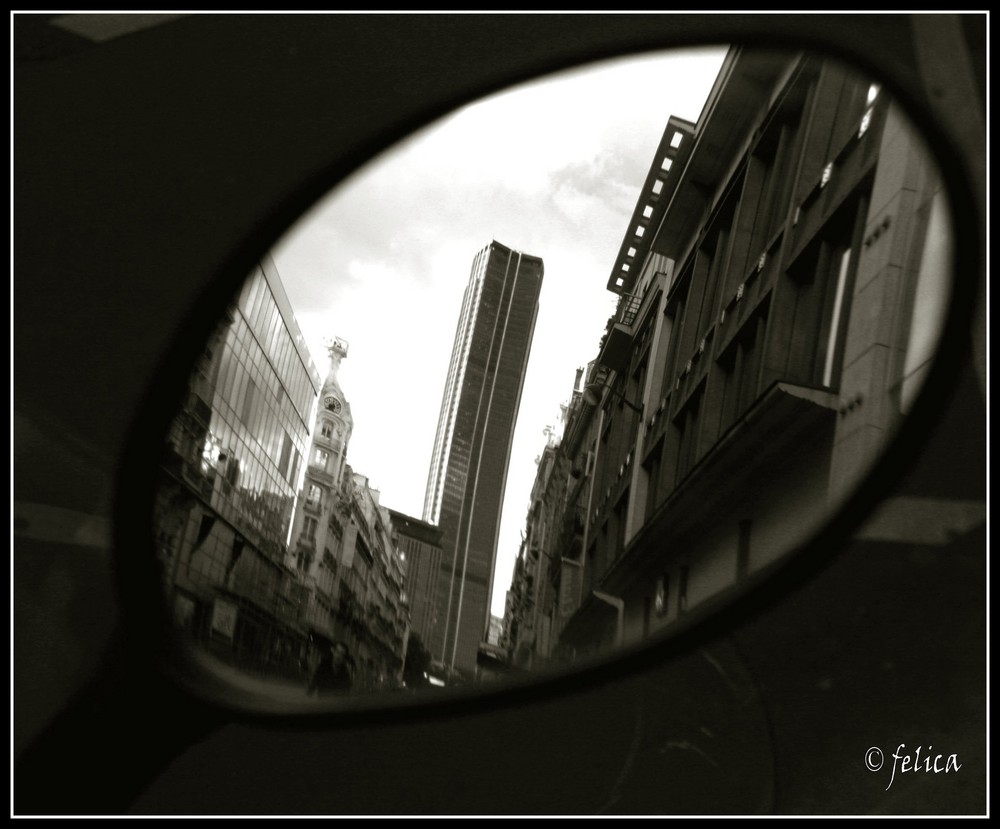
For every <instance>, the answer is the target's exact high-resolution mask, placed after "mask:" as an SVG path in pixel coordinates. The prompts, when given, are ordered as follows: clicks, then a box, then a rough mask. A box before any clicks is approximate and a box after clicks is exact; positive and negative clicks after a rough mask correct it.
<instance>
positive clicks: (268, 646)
mask: <svg viewBox="0 0 1000 829" xmlns="http://www.w3.org/2000/svg"><path fill="white" fill-rule="evenodd" d="M318 388H319V375H318V372H317V370H316V368H315V366H314V365H313V363H312V360H311V358H310V357H309V354H308V352H307V351H306V349H305V346H304V342H303V338H302V335H301V333H300V331H299V329H298V325H297V323H296V322H295V318H294V316H293V314H292V311H291V306H290V305H289V303H288V300H287V297H286V296H285V293H284V289H283V288H282V286H281V282H280V279H279V277H278V273H277V270H276V269H275V267H274V264H273V262H271V261H270V259H267V260H264V261H262V262H261V263H260V265H259V266H258V267H257V268H255V270H254V272H253V273H252V274H251V275H250V277H249V278H248V279H247V281H246V282H245V283H244V285H243V288H242V290H241V292H240V295H239V297H238V298H237V300H236V302H235V303H234V305H233V306H232V307H231V308H230V312H229V316H228V318H227V319H226V320H225V321H224V322H223V324H222V325H220V327H219V329H218V330H217V331H216V333H215V335H214V336H213V338H212V339H211V340H210V342H209V344H208V346H207V348H206V350H205V352H204V353H203V355H202V356H201V358H200V360H199V362H198V365H197V366H196V369H195V371H194V373H193V375H192V378H191V381H190V385H189V390H188V394H187V398H186V400H185V401H184V403H183V405H182V408H181V411H180V412H179V414H178V415H177V417H176V418H175V419H174V422H173V425H172V428H171V430H170V433H169V435H168V440H167V447H166V455H165V460H164V463H163V471H164V476H163V485H162V487H161V490H160V493H159V498H158V502H157V511H158V513H159V514H158V516H157V517H156V520H155V522H154V526H156V527H157V528H158V530H157V532H158V538H157V542H158V553H159V556H160V561H161V564H162V566H163V572H164V579H165V582H166V585H167V590H168V595H169V600H170V603H171V605H172V607H173V612H174V614H175V620H176V622H177V623H178V624H179V625H180V626H182V627H184V628H186V629H188V630H189V631H190V632H191V633H192V634H193V635H194V637H195V638H196V639H198V640H199V641H202V642H203V643H205V644H206V645H207V646H209V647H210V649H211V650H212V651H213V652H214V653H216V654H217V655H219V656H220V657H222V658H225V659H227V660H228V661H231V662H234V663H236V664H239V665H241V666H243V667H246V668H248V669H251V670H253V669H260V670H268V671H270V672H273V671H275V670H278V671H282V672H287V673H295V672H296V671H297V670H298V666H299V657H300V655H301V651H302V647H303V645H304V643H305V635H304V631H303V630H301V629H300V626H299V623H298V619H297V616H298V608H297V596H296V589H295V578H294V573H292V571H291V570H290V568H289V567H288V564H287V562H286V556H287V546H286V542H287V537H288V533H289V528H290V523H291V519H292V514H293V506H294V502H295V495H296V492H297V489H298V483H299V479H300V478H301V472H302V459H303V456H304V453H305V451H306V446H307V445H308V444H307V440H308V434H309V426H308V424H309V423H310V421H311V417H312V411H313V408H314V406H315V401H316V395H317V391H318Z"/></svg>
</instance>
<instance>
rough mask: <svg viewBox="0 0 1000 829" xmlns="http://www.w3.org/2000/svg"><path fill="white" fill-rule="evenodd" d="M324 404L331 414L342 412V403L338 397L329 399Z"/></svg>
mask: <svg viewBox="0 0 1000 829" xmlns="http://www.w3.org/2000/svg"><path fill="white" fill-rule="evenodd" d="M323 403H324V404H325V405H326V408H327V409H328V410H330V411H331V412H335V413H337V412H340V401H339V400H338V399H337V398H336V397H327V398H326V399H325V400H324V401H323Z"/></svg>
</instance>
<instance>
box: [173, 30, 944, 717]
mask: <svg viewBox="0 0 1000 829" xmlns="http://www.w3.org/2000/svg"><path fill="white" fill-rule="evenodd" d="M949 222H950V219H949V214H948V209H947V204H946V201H945V191H944V188H943V185H942V181H941V176H940V174H939V172H938V170H937V169H936V168H935V165H934V163H933V161H932V159H931V158H930V157H929V155H928V153H927V152H926V150H925V148H924V145H923V143H922V141H921V138H920V136H919V134H918V133H917V132H916V131H915V130H914V129H913V128H912V126H911V125H910V124H909V123H908V121H907V119H906V118H905V116H904V114H903V112H902V111H901V109H900V107H899V106H898V105H896V104H895V103H894V102H893V101H892V100H891V99H890V97H889V95H888V94H887V92H886V91H885V90H884V89H882V88H880V86H879V84H878V83H874V82H873V81H872V80H871V79H870V78H868V77H865V76H863V75H860V74H858V73H857V72H855V71H853V70H851V69H848V68H846V67H844V66H842V65H840V64H838V63H836V62H834V61H832V60H829V59H825V58H822V57H819V56H815V55H808V54H801V53H784V54H776V53H772V52H768V53H761V52H755V51H751V50H746V49H739V48H733V49H728V50H727V49H714V50H702V51H696V52H686V53H671V54H669V55H667V56H654V57H650V56H646V57H641V58H633V59H629V60H627V61H616V62H612V63H608V64H603V65H599V66H593V67H588V68H586V69H583V70H579V71H576V72H574V73H571V74H565V75H560V76H555V77H553V78H550V79H546V80H543V81H539V82H536V83H533V84H529V85H526V86H524V87H520V88H518V89H515V90H513V91H509V92H505V93H504V94H502V95H497V96H495V97H493V98H490V99H488V100H484V101H481V102H479V103H476V104H475V105H472V106H469V107H467V108H465V109H463V110H460V111H458V112H455V113H454V114H452V115H451V116H449V117H447V118H445V119H443V120H442V121H441V122H439V123H437V124H435V125H433V126H432V127H431V128H428V129H426V130H424V131H422V132H421V133H419V134H417V135H415V136H414V137H412V138H410V139H408V140H407V141H405V142H404V143H402V144H401V145H398V146H397V147H395V148H394V149H393V150H392V151H391V152H388V153H386V154H384V155H383V156H382V157H379V158H377V159H376V160H375V161H374V162H373V163H371V164H370V165H368V166H367V167H365V168H363V169H362V170H361V171H360V172H358V173H357V174H355V175H354V176H353V177H352V178H351V179H349V180H348V181H346V182H344V183H343V184H341V185H340V186H339V187H338V188H337V189H336V191H335V192H333V193H332V195H330V196H329V197H328V198H327V199H326V200H324V201H323V202H322V203H320V204H318V205H316V207H315V208H314V209H313V210H312V211H311V212H310V213H309V214H308V215H306V216H304V217H303V219H302V220H301V222H300V223H299V224H297V225H296V226H295V227H293V228H292V229H290V230H289V232H288V234H287V235H286V236H285V237H284V238H282V239H281V240H279V241H277V242H276V244H275V245H274V246H273V248H272V249H271V251H270V252H268V253H267V254H265V255H263V256H262V257H261V259H260V262H259V265H258V266H257V267H256V268H254V270H253V272H252V273H251V274H249V275H248V278H247V280H246V282H245V284H244V285H243V287H242V289H241V290H240V292H239V293H238V295H237V296H235V297H234V298H233V300H232V303H231V304H230V306H229V308H228V310H227V312H226V314H225V316H224V318H223V319H221V320H220V323H219V326H218V328H217V331H216V332H215V334H214V336H213V337H212V338H211V340H210V341H209V342H208V343H206V345H205V349H204V352H203V355H202V357H201V358H200V359H199V361H198V363H197V365H196V366H195V367H194V369H193V371H192V373H191V379H190V384H189V388H188V392H187V396H186V398H185V400H184V402H183V404H182V406H181V408H180V410H179V411H178V413H177V416H176V418H175V419H174V422H173V426H172V428H171V431H170V433H169V435H168V436H167V440H166V452H165V455H164V457H163V460H162V473H163V474H162V486H161V487H160V489H159V492H158V496H157V501H156V505H155V519H154V531H155V536H156V545H157V552H158V556H159V561H160V564H161V565H162V567H161V569H162V575H163V585H164V589H165V596H166V603H167V607H168V612H169V615H170V618H171V619H172V622H173V624H174V625H175V627H176V632H177V636H178V637H179V638H181V639H182V640H183V641H185V642H186V643H187V644H188V645H190V648H191V652H192V653H193V654H195V655H196V656H197V658H198V659H199V660H200V661H202V662H203V663H204V664H205V665H207V666H210V667H211V669H212V671H214V672H215V673H216V674H217V675H218V676H220V677H222V678H223V679H224V680H225V681H226V682H228V683H229V684H230V685H231V687H233V688H239V689H242V690H244V691H250V692H252V693H255V694H260V695H261V696H262V698H263V697H266V698H268V699H271V700H273V701H275V703H277V704H281V705H291V706H300V705H309V704H310V703H309V701H310V700H311V699H312V700H321V701H323V703H324V704H327V703H328V701H331V700H338V699H344V698H348V697H352V698H354V699H357V698H359V697H367V696H369V695H375V694H380V693H383V694H384V693H387V692H393V693H396V694H397V695H399V694H405V695H412V694H416V693H421V692H422V693H425V694H433V693H439V692H440V689H441V688H442V687H451V686H470V685H475V684H477V683H494V684H495V683H496V682H499V681H503V680H504V679H506V678H510V677H518V678H521V677H524V676H532V675H533V673H532V672H542V673H543V674H545V675H548V674H549V673H551V672H552V671H563V670H567V669H570V668H572V667H573V666H578V665H580V664H583V663H585V662H587V661H588V660H594V659H603V658H606V657H608V656H609V655H611V654H613V653H615V652H616V651H618V650H620V649H622V648H624V647H628V646H632V645H638V644H641V643H643V642H646V641H653V640H655V639H658V638H662V637H665V636H669V635H670V633H671V631H672V630H677V629H679V628H680V627H681V626H683V625H685V624H687V623H688V622H690V620H691V619H695V618H697V616H698V614H699V613H700V612H705V609H706V608H714V607H718V606H721V604H723V603H724V602H725V599H726V597H727V596H731V595H736V594H737V593H738V592H739V591H740V589H741V587H742V586H744V585H746V584H748V583H751V582H752V580H753V577H754V574H756V573H761V572H765V571H766V570H767V568H769V567H772V566H773V565H775V563H776V562H780V561H781V560H782V558H783V557H786V556H788V555H790V554H792V553H793V552H794V551H795V550H796V549H798V548H799V547H801V545H802V544H804V543H805V542H806V541H808V540H809V538H811V537H812V536H813V535H814V534H815V533H816V532H817V531H818V530H819V529H820V528H821V527H822V525H823V523H824V522H825V521H826V520H827V519H829V517H830V516H831V515H832V514H833V513H834V511H835V510H836V509H837V508H838V507H839V506H840V505H841V504H842V503H843V502H844V500H845V499H846V498H847V497H848V496H849V495H850V494H851V493H852V491H853V490H854V489H855V487H856V485H857V484H858V482H859V480H860V479H861V478H862V476H864V475H865V473H866V472H868V470H869V469H870V468H871V466H872V464H873V463H874V462H875V461H876V460H877V459H878V458H879V456H880V453H881V452H882V451H883V450H884V449H885V447H886V446H887V445H888V443H889V441H890V440H891V438H892V436H893V434H894V433H895V432H896V430H897V428H898V426H899V424H900V423H901V422H902V420H903V418H904V417H905V416H906V413H907V412H908V410H909V408H910V406H911V405H912V403H913V400H914V398H915V396H916V393H917V391H918V389H919V387H920V383H921V379H922V378H923V377H924V375H925V373H926V371H927V367H928V365H929V364H930V361H931V359H932V357H933V353H934V350H935V345H936V342H937V338H938V333H939V330H940V325H941V321H942V319H943V315H944V310H945V308H946V306H947V301H948V295H949V290H948V283H949V279H950V277H951V274H950V271H951V258H950V257H951V253H950V240H951V234H950V225H949ZM864 531H866V530H862V532H864ZM867 531H868V532H878V529H877V527H875V528H872V527H871V526H870V527H869V528H868V530H867ZM491 687H495V686H491ZM396 698H398V697H396ZM387 699H390V698H387ZM390 701H391V700H390Z"/></svg>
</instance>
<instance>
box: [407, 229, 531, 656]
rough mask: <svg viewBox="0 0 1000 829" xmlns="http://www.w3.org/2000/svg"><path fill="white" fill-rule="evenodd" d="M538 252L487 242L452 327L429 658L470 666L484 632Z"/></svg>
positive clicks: (437, 474)
mask: <svg viewBox="0 0 1000 829" xmlns="http://www.w3.org/2000/svg"><path fill="white" fill-rule="evenodd" d="M543 271H544V267H543V265H542V260H541V259H539V258H538V257H537V256H529V255H527V254H523V253H519V252H518V251H514V250H511V249H510V248H508V247H505V246H504V245H501V244H499V243H498V242H495V241H494V242H491V243H490V244H489V245H487V246H486V247H485V248H483V249H482V250H481V251H479V253H478V254H476V257H475V259H474V260H473V262H472V272H471V274H470V276H469V284H468V286H467V287H466V289H465V297H464V299H463V301H462V311H461V314H460V316H459V319H458V327H457V329H456V331H455V344H454V346H453V348H452V353H451V363H450V365H449V367H448V378H447V381H446V382H445V388H444V397H443V399H442V402H441V414H440V417H439V419H438V428H437V434H436V436H435V438H434V452H433V455H432V456H431V468H430V474H429V475H428V478H427V492H426V495H425V498H424V520H425V521H429V522H431V523H434V524H437V525H438V526H439V527H440V528H441V534H442V545H441V546H442V549H443V552H444V555H443V557H442V561H441V568H440V585H439V588H438V591H437V597H436V602H435V605H436V613H435V617H434V620H433V626H432V633H431V641H430V642H429V643H428V645H429V648H430V651H431V654H432V656H433V657H434V658H435V659H440V660H441V661H443V662H444V663H445V665H447V666H449V667H453V668H456V669H458V670H463V671H472V670H474V668H475V665H476V652H477V650H478V648H479V644H480V642H482V641H484V640H485V638H486V627H487V623H488V621H489V616H490V613H489V604H490V595H491V593H492V591H493V575H494V567H495V564H496V551H497V536H498V533H499V530H500V512H501V509H502V505H503V496H504V488H505V487H506V483H507V463H508V461H509V460H510V449H511V442H512V440H513V437H514V422H515V421H516V420H517V410H518V406H519V405H520V402H521V389H522V387H523V385H524V373H525V369H526V368H527V364H528V353H529V351H530V349H531V338H532V334H533V333H534V329H535V318H536V316H537V314H538V295H539V291H540V290H541V286H542V274H543Z"/></svg>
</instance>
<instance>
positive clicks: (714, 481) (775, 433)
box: [562, 383, 837, 645]
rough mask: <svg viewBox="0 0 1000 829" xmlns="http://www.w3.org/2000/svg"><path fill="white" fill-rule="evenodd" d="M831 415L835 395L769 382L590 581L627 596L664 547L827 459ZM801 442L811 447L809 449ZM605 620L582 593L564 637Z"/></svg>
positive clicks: (682, 546)
mask: <svg viewBox="0 0 1000 829" xmlns="http://www.w3.org/2000/svg"><path fill="white" fill-rule="evenodd" d="M836 420H837V396H836V395H834V394H832V393H830V392H827V391H825V390H820V389H814V388H811V387H806V386H797V385H793V384H791V383H775V384H774V385H772V386H771V387H770V388H769V389H768V390H767V391H766V392H765V393H764V394H763V395H761V397H760V398H758V400H757V401H756V403H755V404H754V405H753V406H752V407H751V408H750V410H749V411H748V412H747V413H746V414H745V415H744V416H743V417H742V418H741V419H740V420H739V421H738V422H737V423H736V424H734V425H733V426H732V427H731V428H730V429H729V430H728V431H727V432H726V433H725V434H724V435H723V436H722V437H721V438H720V439H719V440H718V441H716V443H715V444H714V445H713V446H712V447H711V448H709V449H708V451H707V452H705V454H704V455H703V456H702V457H701V458H700V459H698V461H697V463H696V464H695V465H694V467H693V468H692V469H691V471H690V472H689V473H688V474H687V475H685V476H684V478H683V479H682V480H681V481H680V482H679V484H678V485H677V486H676V487H675V488H674V490H673V491H672V492H671V493H670V495H668V496H667V498H666V500H664V501H663V502H662V503H661V504H660V505H659V506H658V507H657V509H656V511H655V512H654V513H653V514H652V515H651V516H650V517H649V518H648V519H647V521H646V522H645V524H644V525H643V526H642V527H641V528H640V529H639V531H638V532H637V533H636V534H635V536H634V537H633V538H632V539H631V540H630V541H629V542H628V544H627V546H626V547H625V550H624V551H623V553H622V555H621V556H619V557H618V558H617V559H616V560H615V561H614V562H613V563H612V564H611V565H610V566H609V567H608V569H607V570H606V571H604V572H603V573H598V574H596V575H592V577H591V578H592V581H591V585H592V587H594V588H595V589H598V590H601V591H603V592H605V593H608V594H611V595H614V596H621V595H625V594H626V593H627V592H628V591H629V589H630V587H631V586H632V585H633V584H634V583H635V581H636V579H641V578H644V577H645V576H644V574H649V573H652V572H654V571H656V570H657V569H662V567H663V565H664V563H665V560H666V558H667V557H668V556H669V555H670V552H669V551H672V550H679V551H683V550H686V549H689V548H690V547H691V546H692V545H693V544H697V543H698V541H699V539H700V538H702V537H703V536H704V533H705V528H706V527H714V526H716V525H717V524H718V523H719V521H720V520H723V519H732V520H735V519H734V518H732V516H733V515H734V514H735V512H737V511H738V508H739V506H740V505H741V504H743V503H744V502H745V501H746V499H747V498H748V497H749V495H748V494H749V493H757V492H758V491H759V489H760V486H761V484H762V482H769V481H774V480H776V479H777V476H778V475H780V470H782V469H783V468H784V467H787V466H788V465H790V464H791V465H794V464H796V463H799V464H816V463H822V462H823V458H827V459H829V457H830V454H831V452H832V449H833V437H834V431H835V427H836ZM805 446H811V447H812V449H811V450H810V452H809V453H807V454H803V447H805ZM820 506H822V505H820ZM602 512H603V510H602ZM803 529H807V527H806V525H805V524H803ZM608 618H609V616H608V606H607V605H606V604H605V603H603V602H599V601H595V600H594V597H593V596H585V597H584V598H583V601H582V602H581V605H580V608H579V610H577V612H576V613H575V614H574V615H573V616H572V617H571V618H570V619H569V620H568V622H567V625H566V627H565V628H564V630H563V634H562V636H563V641H564V642H566V643H569V644H575V645H581V644H585V643H586V642H588V641H590V642H592V641H594V638H595V637H596V636H598V635H599V632H600V631H603V630H604V629H605V628H606V625H607V620H608ZM600 635H603V634H600Z"/></svg>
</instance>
